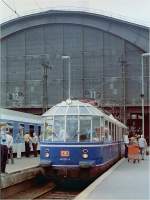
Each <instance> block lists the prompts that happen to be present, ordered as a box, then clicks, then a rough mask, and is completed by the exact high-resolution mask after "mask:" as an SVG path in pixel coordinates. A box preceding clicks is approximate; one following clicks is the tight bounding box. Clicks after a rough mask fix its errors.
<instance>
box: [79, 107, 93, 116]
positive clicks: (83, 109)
mask: <svg viewBox="0 0 150 200" xmlns="http://www.w3.org/2000/svg"><path fill="white" fill-rule="evenodd" d="M79 115H91V113H90V112H89V111H88V109H87V108H86V107H85V106H80V107H79Z"/></svg>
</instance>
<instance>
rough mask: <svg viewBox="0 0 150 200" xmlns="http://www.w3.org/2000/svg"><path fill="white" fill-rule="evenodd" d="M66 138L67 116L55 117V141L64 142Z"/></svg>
mask: <svg viewBox="0 0 150 200" xmlns="http://www.w3.org/2000/svg"><path fill="white" fill-rule="evenodd" d="M64 138H65V116H54V132H53V140H54V141H64Z"/></svg>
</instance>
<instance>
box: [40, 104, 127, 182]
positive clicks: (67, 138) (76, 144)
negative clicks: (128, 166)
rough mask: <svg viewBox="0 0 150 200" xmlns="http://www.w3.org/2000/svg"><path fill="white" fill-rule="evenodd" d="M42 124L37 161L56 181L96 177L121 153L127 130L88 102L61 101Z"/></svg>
mask: <svg viewBox="0 0 150 200" xmlns="http://www.w3.org/2000/svg"><path fill="white" fill-rule="evenodd" d="M43 121H44V131H43V133H44V134H43V139H42V141H41V144H40V150H41V155H40V156H41V157H40V162H41V165H42V166H47V167H49V169H50V170H51V172H50V173H54V175H55V176H57V177H59V178H63V177H65V178H67V177H68V178H72V179H73V178H74V179H75V178H78V179H92V178H95V177H96V176H98V175H99V174H101V173H102V172H103V171H104V170H105V169H106V168H108V167H109V166H110V165H112V164H113V163H114V162H115V161H117V160H118V159H119V158H120V156H121V154H122V146H123V143H122V140H123V134H124V133H125V132H126V128H127V127H126V126H125V125H124V124H122V123H121V122H120V121H118V120H116V119H115V118H114V117H113V116H112V115H110V116H109V115H107V114H105V113H104V112H103V111H102V110H99V109H97V108H96V107H94V106H92V105H90V104H88V103H83V102H80V101H78V100H67V101H63V102H62V103H60V104H57V105H55V106H54V107H52V108H51V109H50V110H48V111H47V112H46V113H44V114H43Z"/></svg>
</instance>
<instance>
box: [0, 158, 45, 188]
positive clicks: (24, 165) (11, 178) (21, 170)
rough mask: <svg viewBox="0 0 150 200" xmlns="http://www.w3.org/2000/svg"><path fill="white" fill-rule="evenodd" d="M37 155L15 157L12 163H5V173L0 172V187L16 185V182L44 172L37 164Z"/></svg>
mask: <svg viewBox="0 0 150 200" xmlns="http://www.w3.org/2000/svg"><path fill="white" fill-rule="evenodd" d="M39 163H40V161H39V157H36V158H35V157H32V156H31V157H29V158H26V157H22V158H20V159H17V158H15V159H14V164H11V161H10V160H9V164H7V165H6V173H5V174H0V187H1V188H2V189H4V188H8V187H10V186H13V185H16V184H18V183H21V182H24V181H27V180H30V179H33V178H34V177H36V176H38V175H41V174H44V170H43V168H42V167H40V166H39Z"/></svg>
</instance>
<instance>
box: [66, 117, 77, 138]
mask: <svg viewBox="0 0 150 200" xmlns="http://www.w3.org/2000/svg"><path fill="white" fill-rule="evenodd" d="M77 137H78V117H77V116H69V115H68V116H67V117H66V141H77V139H78V138H77Z"/></svg>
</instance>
